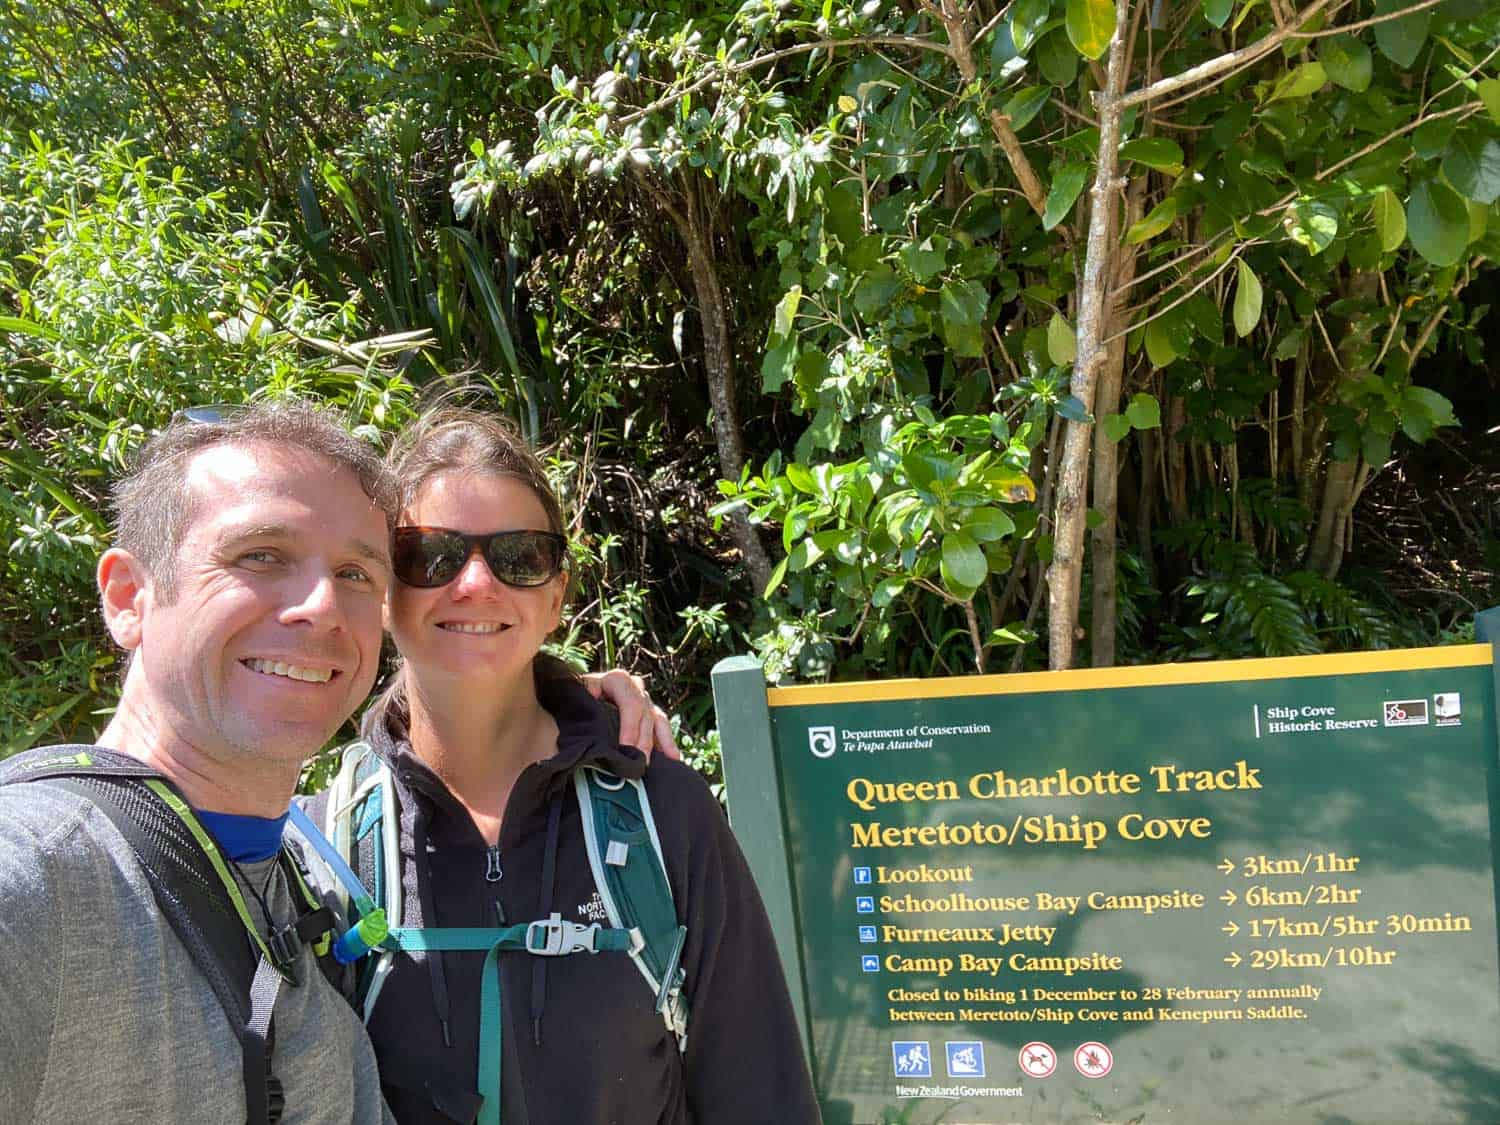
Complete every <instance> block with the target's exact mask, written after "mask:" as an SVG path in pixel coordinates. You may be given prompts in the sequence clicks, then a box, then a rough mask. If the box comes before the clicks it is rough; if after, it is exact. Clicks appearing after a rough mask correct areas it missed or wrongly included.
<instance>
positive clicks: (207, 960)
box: [0, 745, 334, 1125]
mask: <svg viewBox="0 0 1500 1125" xmlns="http://www.w3.org/2000/svg"><path fill="white" fill-rule="evenodd" d="M39 781H47V782H48V783H50V784H51V785H53V786H55V787H57V788H60V789H65V790H67V791H69V792H72V793H76V794H78V795H80V796H83V797H85V798H87V799H88V800H89V801H91V802H92V803H93V804H94V805H95V806H96V807H97V808H98V809H99V810H100V811H101V812H103V813H104V815H105V816H107V817H108V818H109V819H110V822H111V823H113V824H114V826H115V828H116V829H117V830H118V831H119V832H120V835H122V836H123V837H124V838H125V840H126V842H127V843H129V845H130V847H131V849H132V850H133V851H134V852H135V854H136V858H137V859H138V860H139V861H140V864H141V867H142V869H143V870H144V871H145V873H146V878H147V881H148V882H149V883H150V884H151V891H152V895H153V896H154V897H155V899H156V903H157V907H158V909H160V910H161V913H162V916H163V917H164V918H166V920H167V923H168V924H169V925H170V926H171V927H172V930H173V932H174V933H176V935H177V937H178V938H179V939H180V940H181V941H182V944H183V945H184V946H185V947H186V948H187V951H188V954H189V955H190V956H191V957H192V959H193V963H194V964H195V965H196V966H197V967H198V970H199V971H200V972H201V973H202V974H203V976H204V977H205V979H207V981H208V983H209V985H210V986H211V987H212V988H213V990H214V995H215V996H216V997H217V998H218V1001H219V1004H220V1006H221V1007H222V1008H223V1009H224V1014H225V1016H227V1017H228V1019H229V1023H230V1026H231V1027H234V1028H235V1029H236V1035H237V1036H238V1038H239V1041H240V1050H241V1053H242V1056H243V1063H242V1067H243V1073H244V1078H245V1103H246V1105H245V1120H246V1123H247V1125H276V1123H277V1122H278V1121H280V1119H281V1116H282V1114H283V1112H284V1111H285V1107H286V1098H285V1094H284V1092H283V1090H282V1087H281V1083H280V1082H279V1081H278V1080H277V1078H276V1077H275V1075H273V1074H272V1073H271V1052H272V1046H273V1044H274V1040H275V1035H274V1030H273V1028H272V1024H271V1016H272V1011H273V1009H274V1008H275V1006H276V997H277V996H278V995H279V993H280V990H281V985H282V982H283V981H290V982H291V983H292V984H294V985H296V984H300V983H301V982H300V980H298V979H297V977H296V971H295V962H296V960H297V956H298V954H299V952H300V950H301V947H302V945H304V944H311V945H312V946H313V950H314V952H315V954H317V955H318V956H319V957H320V958H321V957H322V956H323V954H325V953H327V952H328V948H329V942H330V938H329V931H330V930H331V928H332V926H333V912H332V911H331V910H330V909H329V908H328V907H326V906H321V905H320V904H319V902H318V900H317V899H316V898H315V897H314V896H313V894H312V891H311V889H310V888H309V887H308V885H307V882H306V880H305V879H304V878H303V875H302V872H301V871H300V870H299V869H298V868H297V865H296V864H295V863H294V862H293V861H292V858H291V855H290V853H289V852H287V850H286V849H285V848H283V850H282V852H281V855H280V857H278V862H280V863H281V864H282V865H283V869H284V870H285V871H286V873H287V878H288V881H289V883H290V884H291V885H292V886H293V887H295V888H297V890H298V891H299V892H300V894H301V896H302V898H303V901H304V902H305V903H306V904H307V910H305V911H303V912H302V913H301V914H300V915H299V917H298V918H297V920H296V921H295V922H292V923H289V924H288V925H286V926H284V927H282V928H281V929H279V930H277V931H276V932H275V933H274V934H272V935H271V937H270V939H269V941H267V940H266V939H263V938H262V937H261V936H260V932H259V931H258V930H257V929H256V927H255V924H254V922H253V921H252V920H251V917H250V912H249V910H248V909H247V907H246V905H245V899H244V895H243V894H242V893H241V892H240V888H239V885H238V884H237V883H236V882H235V879H234V876H233V875H232V874H230V871H229V868H228V866H227V865H226V862H225V859H224V857H223V855H222V854H221V853H220V851H219V848H218V845H217V844H216V843H215V842H214V839H213V837H212V836H211V835H209V833H208V831H207V830H206V829H205V828H204V827H203V825H202V824H201V823H200V822H199V820H198V818H197V817H196V816H195V815H194V814H193V811H192V809H191V808H190V807H189V806H188V804H187V801H186V800H184V798H183V796H182V794H181V793H180V792H178V790H177V788H176V787H175V786H174V785H173V784H172V783H171V782H170V781H168V780H167V779H166V778H165V777H164V776H163V775H161V774H160V773H158V772H156V771H155V770H153V769H151V768H150V767H149V766H147V765H145V764H144V763H142V762H140V761H137V760H136V759H134V758H131V757H128V756H127V755H124V754H119V753H116V752H114V751H111V750H106V749H103V748H101V747H98V746H81V745H69V746H51V747H45V748H43V749H40V750H32V751H29V752H27V753H24V754H18V755H16V756H14V757H12V758H9V759H6V760H5V761H4V762H3V763H0V786H3V785H18V784H26V783H33V782H39ZM252 939H253V942H254V944H253V945H252ZM325 971H326V972H329V973H330V974H331V973H332V972H333V971H334V970H332V969H325Z"/></svg>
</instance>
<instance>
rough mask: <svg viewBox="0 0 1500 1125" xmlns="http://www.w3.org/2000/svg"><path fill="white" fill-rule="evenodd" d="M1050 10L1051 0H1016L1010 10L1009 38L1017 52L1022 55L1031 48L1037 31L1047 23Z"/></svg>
mask: <svg viewBox="0 0 1500 1125" xmlns="http://www.w3.org/2000/svg"><path fill="white" fill-rule="evenodd" d="M1051 8H1052V4H1051V0H1016V4H1015V7H1013V8H1012V9H1011V16H1010V37H1011V39H1012V40H1013V41H1014V42H1015V45H1016V50H1017V51H1020V52H1021V53H1022V54H1024V53H1025V52H1026V50H1027V48H1029V47H1030V46H1031V43H1032V39H1033V37H1034V36H1035V35H1036V33H1037V29H1038V28H1040V27H1041V26H1042V24H1044V23H1046V22H1047V14H1048V12H1049V11H1050V10H1051Z"/></svg>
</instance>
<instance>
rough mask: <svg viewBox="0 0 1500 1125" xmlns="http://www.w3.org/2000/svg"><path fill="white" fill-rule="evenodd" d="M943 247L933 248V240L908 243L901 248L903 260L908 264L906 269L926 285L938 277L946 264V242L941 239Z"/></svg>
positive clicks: (927, 239)
mask: <svg viewBox="0 0 1500 1125" xmlns="http://www.w3.org/2000/svg"><path fill="white" fill-rule="evenodd" d="M939 241H940V242H943V243H944V245H943V246H937V247H934V246H933V242H932V239H930V238H926V239H923V240H922V241H921V242H920V243H917V242H908V243H907V244H906V245H905V246H904V247H902V248H901V260H902V261H903V262H905V263H906V268H907V269H909V270H911V274H912V276H913V277H914V278H916V279H917V281H918V282H920V283H922V284H924V285H925V284H926V283H927V282H929V281H931V280H932V279H933V278H934V277H936V276H937V274H938V273H939V271H941V270H942V268H943V266H944V265H945V264H946V249H945V247H946V240H945V239H939Z"/></svg>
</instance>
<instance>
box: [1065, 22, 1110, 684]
mask: <svg viewBox="0 0 1500 1125" xmlns="http://www.w3.org/2000/svg"><path fill="white" fill-rule="evenodd" d="M1129 16H1130V4H1129V3H1127V2H1122V3H1120V4H1119V5H1118V6H1117V8H1116V13H1115V34H1114V38H1113V39H1112V40H1111V41H1110V47H1109V64H1108V67H1107V69H1106V71H1105V84H1104V91H1103V93H1102V94H1100V95H1098V96H1097V97H1096V98H1095V107H1096V108H1097V109H1098V112H1099V165H1098V171H1097V175H1096V176H1095V178H1094V186H1093V188H1092V189H1091V190H1090V192H1089V197H1090V200H1091V206H1090V208H1089V233H1088V249H1087V252H1086V253H1085V255H1084V261H1083V277H1082V279H1081V280H1080V282H1079V285H1078V297H1079V299H1078V353H1077V359H1076V360H1075V361H1074V364H1073V381H1072V385H1071V386H1070V388H1069V389H1070V390H1071V392H1072V394H1073V395H1074V396H1075V397H1076V398H1077V399H1078V400H1079V401H1080V402H1082V403H1083V408H1084V409H1085V410H1090V411H1091V410H1092V409H1093V406H1094V380H1095V378H1096V377H1097V375H1098V373H1099V371H1100V369H1101V368H1102V367H1103V365H1104V364H1105V363H1107V362H1108V355H1107V354H1106V353H1107V348H1106V345H1105V344H1104V336H1105V330H1106V327H1107V326H1108V325H1109V323H1110V319H1111V318H1110V315H1109V305H1108V303H1107V297H1108V288H1109V286H1110V284H1111V283H1112V282H1113V281H1114V278H1115V274H1116V270H1115V269H1114V268H1113V263H1114V262H1115V261H1116V258H1115V254H1116V252H1117V250H1118V244H1117V243H1116V241H1115V240H1114V239H1113V238H1112V237H1111V234H1112V232H1113V231H1114V223H1113V221H1112V219H1113V216H1114V208H1115V196H1116V194H1117V193H1118V192H1119V191H1120V189H1121V188H1122V187H1123V186H1124V185H1123V183H1122V181H1121V180H1120V179H1119V177H1118V169H1119V163H1120V160H1119V152H1118V149H1119V145H1120V118H1121V115H1122V111H1121V108H1120V106H1119V104H1118V102H1119V98H1120V96H1121V95H1122V94H1123V93H1124V90H1125V72H1126V63H1125V27H1126V24H1127V23H1128V22H1129ZM1093 436H1094V432H1093V425H1092V423H1085V422H1069V423H1068V427H1067V432H1066V435H1065V437H1064V440H1063V455H1062V464H1061V465H1059V466H1058V473H1057V508H1056V514H1055V516H1054V517H1053V536H1054V538H1053V548H1052V565H1051V567H1050V568H1049V569H1048V572H1047V663H1048V666H1049V667H1051V668H1053V669H1058V668H1071V667H1072V666H1073V646H1074V641H1075V639H1076V636H1075V634H1076V632H1077V629H1078V594H1079V587H1080V585H1081V584H1082V578H1083V533H1084V530H1085V528H1086V521H1087V516H1088V505H1087V496H1088V476H1089V449H1090V445H1091V444H1092V441H1093Z"/></svg>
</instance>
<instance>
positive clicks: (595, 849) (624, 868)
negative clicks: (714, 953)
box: [573, 766, 689, 1048]
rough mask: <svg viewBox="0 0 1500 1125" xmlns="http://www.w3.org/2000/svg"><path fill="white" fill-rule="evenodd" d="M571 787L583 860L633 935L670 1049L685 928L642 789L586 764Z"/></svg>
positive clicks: (680, 1034)
mask: <svg viewBox="0 0 1500 1125" xmlns="http://www.w3.org/2000/svg"><path fill="white" fill-rule="evenodd" d="M573 789H574V792H575V793H576V795H577V797H578V809H579V812H580V813H581V814H582V817H583V835H584V843H585V846H586V848H587V850H588V856H589V866H590V868H591V869H592V870H593V873H594V884H595V886H596V887H597V888H598V891H599V897H600V898H601V899H602V900H603V901H604V909H605V912H606V913H607V914H608V915H609V920H610V924H611V925H612V926H614V927H616V928H619V929H627V930H630V931H632V933H633V934H634V935H635V939H636V940H635V941H634V942H633V947H632V949H631V950H630V957H631V960H633V961H634V962H635V965H636V968H637V969H639V970H640V973H641V975H642V976H643V977H644V978H645V980H646V983H647V985H649V986H650V988H651V990H652V992H653V993H654V994H655V996H656V1010H657V1011H658V1012H659V1013H661V1016H662V1019H663V1020H664V1021H665V1022H666V1025H667V1028H668V1030H670V1031H671V1032H672V1034H673V1035H675V1036H676V1037H677V1043H678V1047H679V1048H685V1047H686V1045H687V1024H688V1014H689V1005H688V997H687V996H686V995H685V993H684V992H683V982H684V979H685V977H686V973H685V972H684V971H683V969H682V964H681V962H682V949H683V945H684V943H685V942H686V940H687V927H686V926H683V925H680V924H679V923H678V921H677V906H676V903H675V902H674V901H673V898H672V885H671V883H670V881H669V880H668V878H667V868H666V862H665V860H664V859H663V857H662V851H661V840H660V839H659V838H658V836H657V834H656V821H655V819H654V818H653V816H652V815H651V802H650V800H649V799H648V798H647V796H646V787H645V785H644V784H643V783H642V782H640V781H639V780H635V779H632V778H620V777H616V776H614V775H613V774H611V773H608V772H606V771H604V770H600V769H598V768H596V767H592V766H589V767H584V768H582V769H578V770H575V771H574V773H573Z"/></svg>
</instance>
